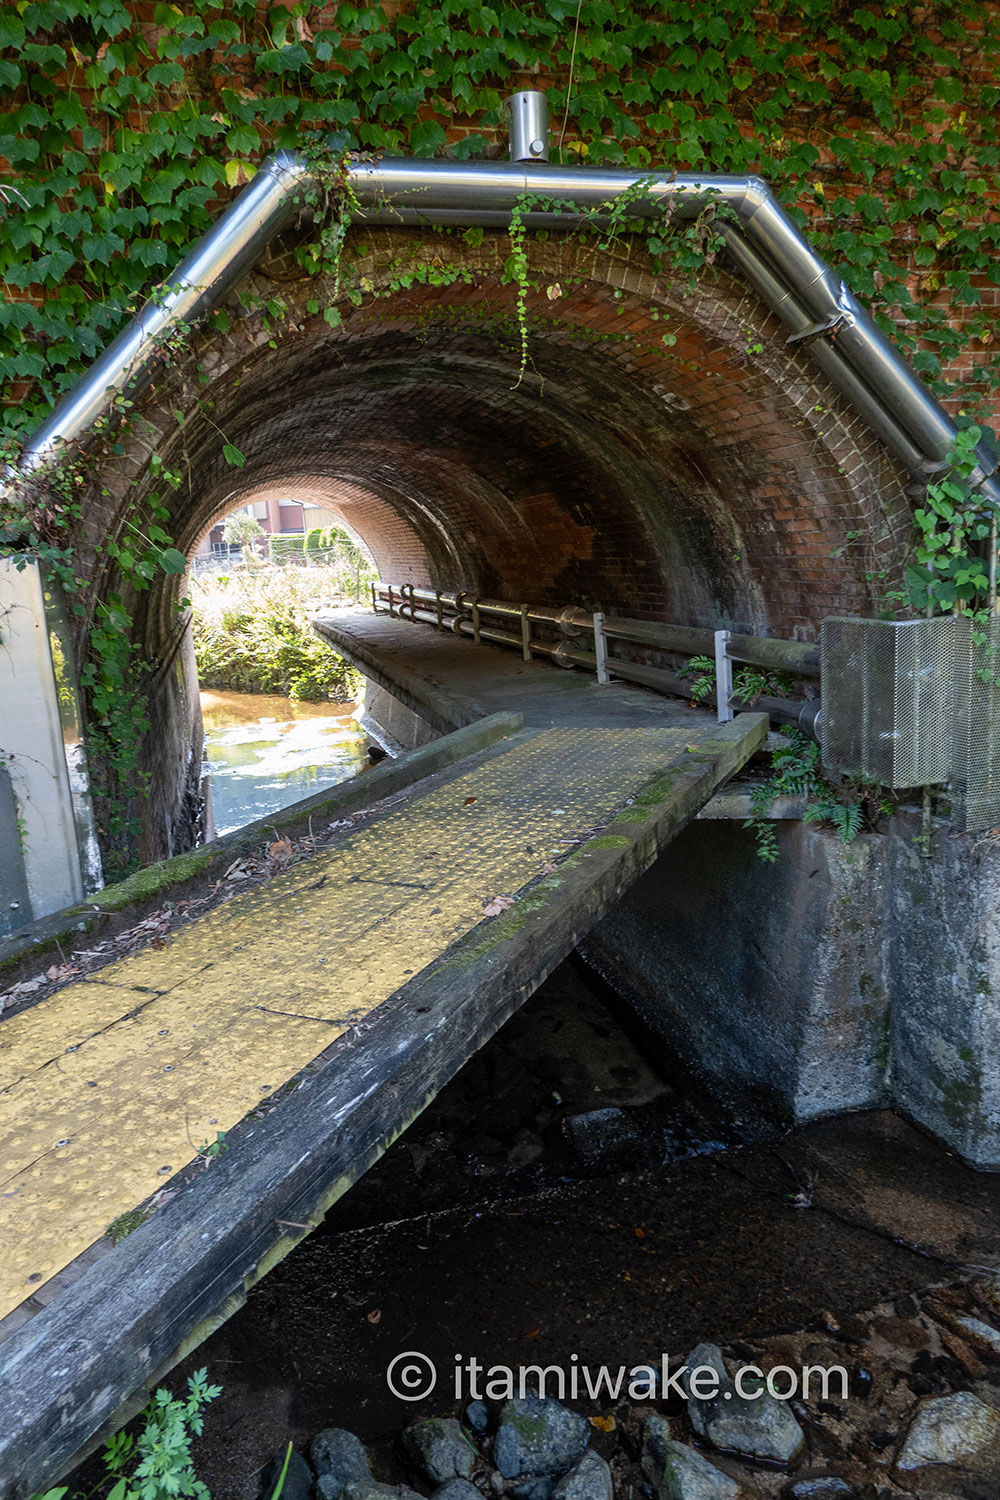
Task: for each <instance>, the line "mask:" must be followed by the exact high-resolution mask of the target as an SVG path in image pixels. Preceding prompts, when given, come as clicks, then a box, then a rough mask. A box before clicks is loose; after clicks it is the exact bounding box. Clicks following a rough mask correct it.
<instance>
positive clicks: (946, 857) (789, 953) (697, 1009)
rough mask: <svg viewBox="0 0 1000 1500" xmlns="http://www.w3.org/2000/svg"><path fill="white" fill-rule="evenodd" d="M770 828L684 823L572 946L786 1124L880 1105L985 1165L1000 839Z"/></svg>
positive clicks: (722, 1080)
mask: <svg viewBox="0 0 1000 1500" xmlns="http://www.w3.org/2000/svg"><path fill="white" fill-rule="evenodd" d="M370 693H372V696H371V697H370V698H368V699H366V701H367V702H370V703H371V704H372V707H373V708H375V707H377V712H376V714H375V717H376V718H377V719H378V720H379V722H380V723H384V722H385V720H384V719H383V718H382V715H386V716H387V717H390V718H392V717H393V716H397V717H395V718H394V719H393V722H395V723H397V724H400V725H402V724H403V723H404V720H403V719H402V718H400V717H398V715H401V714H406V715H408V719H409V720H412V724H411V726H410V728H411V731H412V732H413V733H415V734H423V733H430V730H429V728H428V726H427V724H426V721H424V720H422V719H421V718H420V716H419V714H417V713H415V712H414V711H413V709H412V708H410V707H407V708H405V709H404V708H403V706H402V705H401V704H399V702H398V701H397V700H396V699H395V698H394V697H393V695H392V694H391V693H390V692H389V691H388V690H387V689H383V688H379V689H378V690H377V692H375V691H374V690H372V689H370ZM411 701H412V700H411ZM415 706H418V705H415ZM393 732H394V733H398V731H393ZM719 801H720V806H721V805H722V804H721V799H719ZM775 826H776V831H777V838H778V851H779V854H778V860H777V863H776V864H773V865H770V864H765V863H763V861H761V860H760V859H758V858H757V854H756V842H755V839H754V836H753V833H752V831H751V830H749V829H745V828H743V826H742V813H741V814H740V816H738V817H735V818H731V819H726V818H719V817H713V818H711V819H703V820H700V821H697V822H693V823H691V824H689V825H688V827H687V828H686V829H685V830H684V832H683V833H682V834H681V835H680V836H679V837H678V838H677V839H676V841H675V842H674V843H673V844H671V846H670V847H669V849H667V851H666V852H665V853H664V854H663V855H661V857H660V858H659V859H658V860H657V862H656V864H655V865H654V866H653V867H652V868H651V869H650V870H648V871H647V873H646V874H645V875H643V876H642V877H641V878H640V879H639V880H638V881H637V882H636V883H635V884H634V885H633V886H632V887H631V888H630V889H629V890H628V891H627V892H626V894H625V895H624V896H623V897H622V899H621V900H620V901H619V902H618V904H617V906H616V907H615V908H614V910H613V911H611V912H610V913H609V914H608V915H607V916H606V917H604V918H603V920H602V921H601V922H599V923H598V924H597V926H596V927H595V928H594V929H593V930H592V931H591V932H590V933H589V934H588V936H587V937H586V938H585V939H584V941H583V942H582V943H581V944H580V952H581V954H582V955H583V957H584V958H585V959H586V960H587V961H588V962H589V963H591V964H592V965H593V966H594V967H595V968H596V969H597V970H598V972H599V973H601V974H602V976H603V977H604V978H605V980H606V981H607V982H608V983H609V984H610V985H611V987H612V988H613V989H614V990H615V991H616V992H617V993H618V994H620V995H622V997H623V998H624V999H626V1000H627V1001H628V1002H629V1003H630V1004H631V1005H632V1006H633V1008H634V1009H635V1010H636V1011H637V1012H638V1013H639V1014H640V1015H641V1016H642V1017H643V1019H644V1020H645V1022H646V1023H647V1024H648V1025H649V1026H650V1027H652V1028H653V1029H654V1030H655V1031H658V1032H659V1033H660V1034H661V1035H662V1036H663V1037H664V1039H665V1040H666V1041H667V1042H668V1043H669V1044H670V1046H671V1047H672V1048H673V1049H674V1050H675V1051H676V1052H677V1053H678V1054H679V1055H680V1056H681V1057H682V1058H683V1059H684V1060H685V1062H686V1063H688V1065H690V1066H691V1067H693V1068H694V1069H696V1070H697V1071H698V1072H700V1073H701V1074H702V1075H703V1076H704V1077H705V1079H706V1081H707V1082H708V1083H709V1085H710V1086H713V1085H714V1086H715V1087H718V1088H719V1089H721V1090H724V1091H725V1092H726V1093H727V1094H729V1095H731V1096H733V1097H735V1098H737V1099H743V1100H746V1101H747V1103H748V1104H750V1105H751V1106H752V1107H755V1108H758V1109H763V1110H764V1111H766V1112H767V1113H768V1114H771V1115H773V1116H777V1117H778V1118H780V1119H783V1120H786V1121H789V1122H800V1121H803V1120H808V1119H812V1118H815V1117H816V1116H818V1115H825V1114H834V1113H836V1112H838V1111H841V1110H848V1109H871V1108H879V1107H883V1106H885V1105H887V1104H891V1105H894V1106H895V1107H896V1108H898V1109H899V1110H901V1111H902V1112H903V1113H904V1114H906V1115H907V1116H909V1118H910V1119H912V1120H913V1121H915V1123H917V1124H918V1125H922V1126H923V1127H924V1128H925V1129H926V1130H928V1131H930V1132H931V1133H932V1134H933V1135H935V1136H936V1137H937V1138H938V1139H940V1140H942V1141H944V1142H945V1144H947V1145H949V1146H951V1147H952V1148H953V1149H954V1150H955V1151H957V1152H958V1153H959V1154H960V1155H961V1156H963V1157H964V1158H965V1159H966V1160H967V1161H969V1162H971V1163H972V1164H973V1165H975V1166H978V1167H982V1168H985V1169H988V1170H1000V846H998V845H995V844H994V843H993V842H991V841H990V840H989V839H984V838H980V839H977V838H976V837H975V836H973V835H959V836H956V835H954V834H952V833H951V831H950V828H949V825H948V824H947V823H944V822H939V823H937V824H936V825H935V831H934V837H933V842H932V852H931V857H930V858H924V857H923V855H922V853H921V840H920V817H919V815H918V814H915V813H914V814H908V813H901V814H897V816H896V817H894V818H893V819H892V821H891V824H890V827H889V832H888V833H886V834H868V835H863V836H862V837H861V838H859V839H857V840H856V841H855V842H854V843H853V844H849V845H844V844H842V843H841V842H840V840H839V838H838V837H837V835H836V834H834V833H832V832H830V831H828V830H824V829H818V828H815V827H813V826H811V825H809V824H804V823H801V822H799V821H796V820H793V819H787V820H782V821H780V822H778V823H777V824H776V825H775Z"/></svg>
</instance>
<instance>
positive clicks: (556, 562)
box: [103, 231, 906, 654]
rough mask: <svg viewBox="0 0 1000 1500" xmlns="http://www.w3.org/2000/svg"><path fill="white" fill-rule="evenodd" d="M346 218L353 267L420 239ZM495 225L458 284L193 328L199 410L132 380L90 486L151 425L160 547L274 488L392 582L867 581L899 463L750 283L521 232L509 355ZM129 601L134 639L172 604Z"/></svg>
mask: <svg viewBox="0 0 1000 1500" xmlns="http://www.w3.org/2000/svg"><path fill="white" fill-rule="evenodd" d="M366 239H367V240H368V242H369V249H368V255H367V259H366V260H365V261H364V263H363V264H362V265H361V266H360V267H359V270H360V271H361V272H363V273H364V274H365V275H366V276H368V277H369V278H370V281H371V283H372V285H373V287H375V288H376V289H377V288H378V287H379V286H384V285H386V284H387V282H388V281H389V280H390V279H391V277H392V274H393V273H392V271H391V266H392V264H394V263H395V264H397V266H398V262H399V259H400V257H403V258H405V257H406V256H413V257H416V258H417V259H420V258H421V257H423V258H426V257H428V256H430V255H432V254H433V247H428V246H426V245H422V244H421V242H420V240H419V237H415V236H412V235H408V234H407V232H406V231H394V232H389V231H382V232H379V233H378V234H377V235H373V234H369V235H367V236H366ZM460 245H461V242H460V241H458V240H455V241H453V242H452V248H453V249H454V250H455V251H456V253H458V247H459V246H460ZM508 248H509V247H508V245H507V241H506V239H505V237H504V236H499V235H498V236H496V237H495V238H494V239H492V240H491V239H489V238H488V239H487V241H486V242H484V244H483V245H482V246H481V247H479V248H478V249H476V250H472V249H464V250H462V251H461V253H462V254H464V255H465V258H466V263H467V268H468V270H469V273H470V276H471V277H472V281H471V284H466V283H464V282H460V283H458V284H456V285H453V286H450V287H445V288H436V289H433V288H427V287H421V288H417V289H414V290H410V291H407V292H395V293H389V294H388V295H386V296H385V297H384V298H379V297H375V296H372V297H370V298H368V299H367V301H366V303H365V305H363V306H362V307H361V308H358V309H352V308H351V307H350V306H349V305H348V304H346V303H345V304H344V311H345V315H346V321H345V323H344V325H343V327H342V328H340V329H338V330H336V331H334V330H331V329H330V328H329V327H328V325H327V324H326V323H325V321H324V320H323V318H322V317H321V316H319V315H313V316H310V315H309V314H308V312H307V311H306V302H307V301H308V300H309V299H311V298H314V297H316V296H317V286H316V283H315V281H314V280H309V281H303V282H300V283H291V284H289V283H288V282H287V281H286V282H283V283H282V286H281V291H282V295H283V296H284V297H285V298H286V300H287V301H288V302H289V317H288V319H287V320H286V322H285V323H284V325H283V330H284V331H283V333H282V336H281V337H279V338H277V339H274V337H273V332H269V331H267V330H264V329H263V328H260V327H259V326H258V325H257V324H256V323H255V321H254V319H253V318H252V317H251V318H243V319H242V320H240V319H234V321H233V323H232V324H231V327H230V329H229V331H228V332H227V333H225V334H220V333H214V334H206V335H205V336H203V337H202V338H201V339H200V340H199V344H198V347H197V348H196V349H195V350H193V351H192V354H191V357H190V363H191V364H193V363H194V362H195V361H197V362H198V363H199V364H200V365H201V366H202V369H203V372H204V374H205V375H207V376H208V377H209V383H208V386H207V394H208V395H209V397H210V400H211V402H212V406H211V420H207V419H206V417H204V416H202V415H201V414H200V412H199V410H198V401H199V399H201V400H204V398H205V395H206V387H205V385H203V384H202V385H198V383H197V382H195V381H193V380H192V379H191V370H190V365H189V367H188V368H185V366H184V364H183V362H181V363H180V364H179V365H177V366H175V367H174V368H173V369H172V370H171V372H170V375H169V376H168V377H167V378H166V379H165V381H164V383H163V385H162V387H161V388H160V390H159V391H157V392H155V393H154V394H153V396H152V397H150V398H147V400H146V402H145V403H144V407H143V413H142V414H143V417H144V418H145V419H146V420H148V421H150V422H151V423H152V424H153V426H152V429H151V430H150V431H149V432H148V433H147V437H146V440H145V441H144V442H143V444H142V445H141V446H140V445H135V446H134V447H133V449H132V450H130V452H129V453H128V454H127V456H126V459H125V460H124V461H123V466H122V472H121V477H120V479H119V480H118V481H117V482H113V483H112V485H111V486H110V487H111V489H112V492H113V493H112V499H111V503H112V505H113V506H114V505H116V506H117V508H118V511H119V514H121V513H123V512H124V509H125V508H126V507H127V506H129V505H134V504H135V501H136V497H137V495H140V496H141V493H142V491H143V489H144V487H145V485H146V484H147V482H148V481H147V478H146V476H145V473H144V470H143V467H142V464H143V460H144V455H145V453H146V452H147V451H149V450H150V449H151V448H152V447H153V446H156V447H157V448H158V451H159V452H160V453H162V454H163V455H164V456H165V457H166V458H167V459H168V460H169V461H171V462H172V463H174V464H175V465H176V466H177V467H178V468H179V469H180V470H181V471H182V472H183V473H184V474H185V476H186V478H185V482H184V484H183V485H182V486H181V488H180V489H179V490H178V491H177V493H176V496H174V498H173V501H172V505H173V510H174V513H173V516H172V519H171V525H172V528H173V533H174V535H175V536H176V538H177V541H178V543H179V545H181V546H182V547H185V548H192V547H193V546H194V545H195V544H196V542H197V540H198V538H199V537H200V536H201V535H203V534H204V532H205V530H206V528H207V527H208V526H209V525H210V524H212V522H213V521H215V520H216V519H217V518H218V517H219V516H220V515H222V514H223V513H224V512H225V511H227V510H229V509H232V508H234V507H235V506H237V505H240V504H244V503H245V502H246V501H247V500H250V499H261V498H264V497H266V496H267V495H269V494H270V495H274V494H277V493H280V494H281V495H283V496H288V495H296V496H300V497H301V498H303V499H314V500H317V501H321V502H322V503H323V504H325V505H327V506H329V507H330V508H332V509H333V510H335V511H336V512H337V513H339V514H340V515H342V516H343V519H344V520H345V521H346V522H347V523H348V524H349V525H351V526H352V527H353V528H354V529H355V530H356V531H358V532H359V533H360V534H361V536H362V537H363V538H364V540H365V541H366V542H367V543H368V545H369V546H370V547H371V549H372V551H373V553H374V555H375V557H376V560H377V562H378V565H379V568H380V570H381V573H382V576H383V577H384V578H385V579H386V580H391V581H393V582H396V581H399V582H404V581H405V582H415V583H418V584H425V585H432V586H438V587H442V588H470V589H473V590H475V591H477V592H479V593H480V594H483V595H493V596H499V597H505V598H509V599H528V600H532V601H536V600H537V601H540V602H549V603H558V604H567V603H578V604H583V605H586V606H588V607H596V606H598V605H600V606H602V607H603V608H604V609H606V610H609V611H612V612H617V613H621V614H631V615H638V616H642V617H648V618H659V619H667V620H677V621H684V622H690V623H693V624H702V625H716V624H727V625H731V626H733V627H734V628H736V629H741V630H751V631H758V632H770V633H773V634H776V635H783V636H800V637H805V638H809V637H811V636H812V635H814V634H815V631H816V628H817V626H818V623H819V621H820V620H821V619H822V618H823V616H824V615H828V614H833V613H842V612H858V611H865V610H869V609H871V608H872V607H873V605H875V603H876V602H877V587H876V586H873V583H872V579H871V577H869V576H868V575H872V574H876V573H877V572H878V571H879V570H880V569H883V568H884V569H888V571H889V573H890V574H892V573H893V572H894V571H895V570H896V569H897V568H898V564H899V562H900V546H901V543H900V538H901V535H902V534H903V532H904V530H905V526H906V504H905V500H904V497H903V492H902V483H903V476H902V475H901V474H900V472H899V471H898V469H897V468H896V467H895V466H894V465H893V463H892V462H891V461H890V460H888V458H887V457H886V455H885V453H884V451H883V450H882V449H881V447H880V445H879V444H878V443H877V442H876V441H875V440H874V439H873V438H872V437H871V434H870V433H869V432H868V431H867V429H866V428H865V427H864V425H863V424H862V423H861V422H860V421H859V420H858V419H857V418H856V417H855V416H854V414H853V413H852V412H851V411H850V410H847V409H845V408H844V407H843V405H842V404H841V403H840V402H839V400H838V399H837V398H836V397H835V395H834V394H833V393H832V392H831V390H830V389H829V388H827V387H826V386H825V384H824V382H823V380H822V379H821V378H819V377H818V376H817V375H816V374H815V373H814V371H813V369H812V368H811V366H810V364H809V361H808V355H807V354H805V353H802V352H800V353H797V354H790V353H789V351H788V349H787V347H786V345H785V343H784V334H783V331H782V330H781V329H780V327H779V326H778V324H777V323H776V321H775V320H774V319H772V318H770V317H769V315H768V314H767V313H766V311H765V310H764V309H763V308H762V307H761V305H760V304H759V303H757V301H756V299H755V298H754V297H753V296H752V295H751V294H749V293H748V292H747V291H746V290H745V289H744V288H743V287H742V286H741V285H739V284H737V283H736V282H735V281H734V280H732V279H730V278H728V277H727V276H725V275H722V274H714V275H712V276H711V277H706V278H703V279H702V282H701V285H700V287H699V290H698V291H697V292H694V293H692V292H689V291H688V290H686V289H681V288H676V287H675V288H673V289H667V288H665V287H663V286H662V285H660V284H658V283H656V282H655V281H654V280H653V278H652V276H651V274H650V271H649V268H648V267H644V266H643V265H642V264H641V263H639V262H637V260H636V258H635V256H634V255H633V256H632V257H631V258H630V259H629V258H626V257H625V256H616V255H607V254H599V253H596V252H595V251H594V250H593V249H592V248H590V249H586V250H583V249H581V248H579V247H577V246H572V245H570V244H568V243H567V242H560V241H558V240H550V241H548V242H546V243H544V244H540V245H538V246H536V247H535V248H534V249H533V251H532V255H533V263H534V265H535V267H536V269H537V270H538V271H539V272H540V274H541V279H542V285H543V290H541V291H539V292H538V294H537V295H536V296H534V297H533V298H532V302H531V306H530V314H531V320H532V328H531V340H530V361H529V365H528V368H527V369H526V370H525V371H524V373H523V375H522V376H521V377H520V378H519V370H518V356H517V337H516V330H515V329H514V327H513V325H512V323H511V321H510V313H511V307H512V299H513V293H512V290H511V288H509V287H506V286H504V285H501V284H500V283H499V282H498V280H497V277H496V268H497V264H498V261H500V260H502V257H503V256H504V255H505V254H506V253H507V250H508ZM258 274H259V280H260V289H261V290H262V291H267V292H268V294H270V293H271V292H273V290H274V287H273V285H271V284H269V283H268V282H267V279H266V277H264V275H263V273H258ZM549 278H551V279H549ZM545 288H547V289H548V290H545ZM549 292H551V293H552V295H551V296H550V295H549ZM559 293H561V295H560V294H559ZM320 300H321V301H322V298H321V299H320ZM654 313H655V314H656V316H654ZM665 330H669V331H670V333H672V334H673V335H674V336H675V337H676V343H675V344H673V345H671V346H664V344H663V343H662V337H663V333H664V331H665ZM272 344H273V347H272ZM758 345H760V346H762V352H759V353H755V352H752V351H753V349H755V348H756V347H757V346H758ZM185 404H186V406H187V412H188V415H187V420H186V421H185V423H184V426H183V427H179V426H178V425H177V424H176V420H175V417H174V413H175V412H176V411H177V410H178V408H179V407H184V406H185ZM220 430H221V432H223V433H225V438H226V440H228V441H229V442H231V443H235V444H236V445H237V446H238V447H239V448H240V449H241V450H242V452H243V453H244V454H245V455H246V463H245V466H244V467H243V468H241V469H233V468H231V467H229V466H227V465H226V464H225V463H224V461H223V459H222V454H221V448H222V443H223V438H222V437H221V436H220ZM129 475H130V476H131V477H132V479H133V480H134V483H133V484H131V485H130V484H128V483H127V482H126V477H127V476H129ZM115 496H117V497H118V498H117V500H116V499H115ZM108 503H109V502H108V501H107V500H105V501H104V502H103V505H104V506H105V507H106V506H107V505H108ZM103 514H104V516H105V519H107V514H106V511H104V512H103ZM114 524H115V523H114V522H113V521H112V522H111V525H112V526H113V525H114ZM849 533H863V534H864V541H863V542H859V543H857V544H853V545H852V544H851V543H850V542H849V539H848V534H849ZM138 602H139V601H137V603H138ZM151 602H152V605H153V609H152V612H151V613H149V612H147V613H146V614H145V616H144V618H142V620H141V621H140V630H141V632H142V634H143V636H144V638H145V642H146V645H147V649H149V650H150V651H151V652H152V653H154V654H155V653H156V652H157V650H158V646H157V642H158V640H162V638H163V632H164V631H166V630H168V628H169V626H170V623H171V616H170V610H169V608H168V604H169V600H168V597H167V595H166V594H164V596H163V597H162V598H161V599H158V600H153V601H151Z"/></svg>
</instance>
